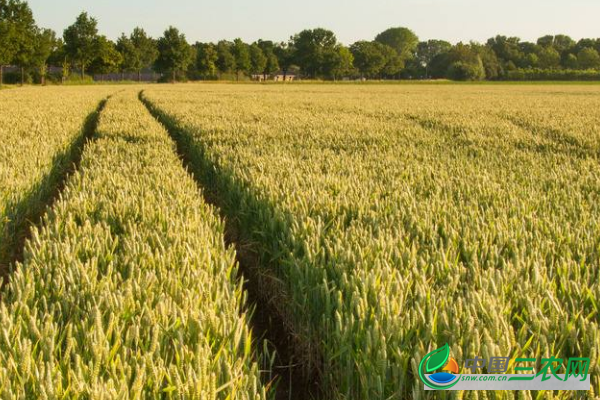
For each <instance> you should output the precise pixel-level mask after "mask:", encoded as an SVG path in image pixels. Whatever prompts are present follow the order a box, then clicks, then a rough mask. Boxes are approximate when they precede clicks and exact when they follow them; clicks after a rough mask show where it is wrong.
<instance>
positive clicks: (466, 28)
mask: <svg viewBox="0 0 600 400" xmlns="http://www.w3.org/2000/svg"><path fill="white" fill-rule="evenodd" d="M28 2H29V5H30V6H31V8H32V10H33V13H34V16H35V18H36V21H37V22H38V25H39V26H42V27H45V28H52V29H54V30H55V31H56V32H58V33H60V34H62V32H63V30H64V29H65V28H66V27H67V26H68V25H70V24H71V23H73V21H74V20H75V17H76V16H77V15H78V14H79V13H80V12H81V11H87V12H88V13H89V14H90V15H92V16H93V17H95V18H96V19H97V20H98V27H99V30H100V33H102V34H104V35H106V36H108V37H109V38H111V39H116V38H117V37H118V36H120V35H121V33H122V32H125V33H127V34H128V33H129V32H131V30H132V29H133V28H134V27H135V26H141V27H142V28H144V29H145V30H146V31H147V32H148V33H149V34H150V35H152V36H154V37H158V36H160V35H161V34H162V32H163V31H164V30H165V28H167V27H168V26H169V25H173V26H175V27H177V28H179V29H180V30H181V31H182V32H183V33H185V35H186V37H187V39H188V41H190V42H195V41H201V42H209V41H218V40H221V39H229V40H232V39H235V38H237V37H240V38H242V39H243V40H244V41H247V42H253V41H255V40H257V39H259V38H262V39H270V40H275V41H283V40H287V39H289V37H290V36H292V35H293V34H294V33H297V32H299V31H301V30H302V29H306V28H317V27H322V28H327V29H331V30H332V31H334V32H335V34H336V36H337V38H338V40H339V41H340V42H342V43H344V44H351V43H354V42H355V41H357V40H372V39H374V37H375V36H376V35H377V34H378V33H379V32H381V31H383V30H385V29H387V28H389V27H395V26H406V27H408V28H410V29H412V30H413V31H414V32H415V33H416V34H417V35H418V36H419V38H420V39H421V40H427V39H444V40H447V41H450V42H452V43H456V42H459V41H464V42H468V41H470V40H475V41H479V42H485V41H486V40H487V39H488V38H490V37H492V36H495V35H497V34H503V35H507V36H518V37H520V38H521V39H522V40H529V41H535V39H537V38H538V37H540V36H543V35H545V34H556V33H565V34H567V35H569V36H571V37H572V38H574V39H576V40H577V39H580V38H582V37H593V38H596V37H600V25H599V24H598V16H599V15H600V0H301V1H289V0H288V1H285V0H284V1H281V0H212V1H206V0H170V1H164V0H161V1H158V0H100V1H99V0H29V1H28Z"/></svg>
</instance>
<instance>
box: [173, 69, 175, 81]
mask: <svg viewBox="0 0 600 400" xmlns="http://www.w3.org/2000/svg"><path fill="white" fill-rule="evenodd" d="M173 83H175V70H173Z"/></svg>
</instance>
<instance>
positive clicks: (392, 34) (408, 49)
mask: <svg viewBox="0 0 600 400" xmlns="http://www.w3.org/2000/svg"><path fill="white" fill-rule="evenodd" d="M375 41H376V42H379V43H382V44H385V45H388V46H390V47H391V48H392V49H394V50H396V52H397V53H398V55H399V56H400V59H401V60H402V62H403V63H406V62H407V61H408V60H410V59H412V58H413V57H414V55H415V52H416V50H417V46H418V44H419V38H418V37H417V35H415V33H414V32H413V31H411V30H410V29H408V28H403V27H399V28H390V29H387V30H385V31H383V32H381V33H380V34H379V35H377V36H376V37H375Z"/></svg>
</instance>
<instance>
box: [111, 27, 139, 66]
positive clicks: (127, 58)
mask: <svg viewBox="0 0 600 400" xmlns="http://www.w3.org/2000/svg"><path fill="white" fill-rule="evenodd" d="M116 47H117V51H118V52H119V53H120V54H121V58H122V61H121V71H123V72H134V71H136V60H137V54H136V53H137V51H136V48H135V47H134V45H133V42H132V41H131V39H129V37H127V36H126V35H125V34H124V33H123V34H121V36H120V37H119V39H117V46H116Z"/></svg>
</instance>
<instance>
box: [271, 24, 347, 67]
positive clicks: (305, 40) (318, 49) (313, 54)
mask: <svg viewBox="0 0 600 400" xmlns="http://www.w3.org/2000/svg"><path fill="white" fill-rule="evenodd" d="M291 41H292V47H293V48H294V50H295V51H294V59H295V62H296V63H297V64H298V66H300V68H301V70H302V73H303V74H304V75H307V76H309V77H311V78H316V77H318V76H324V75H327V73H328V71H326V69H328V68H329V66H328V63H329V62H330V60H331V59H333V58H335V53H336V52H337V51H338V49H337V39H336V37H335V34H334V33H333V32H331V31H329V30H326V29H322V28H317V29H307V30H304V31H302V32H300V33H298V34H297V35H295V36H294V37H292V40H291ZM280 64H281V61H280Z"/></svg>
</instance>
